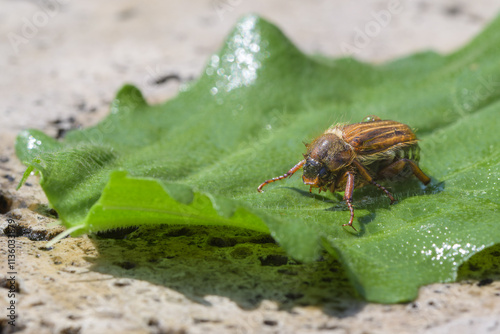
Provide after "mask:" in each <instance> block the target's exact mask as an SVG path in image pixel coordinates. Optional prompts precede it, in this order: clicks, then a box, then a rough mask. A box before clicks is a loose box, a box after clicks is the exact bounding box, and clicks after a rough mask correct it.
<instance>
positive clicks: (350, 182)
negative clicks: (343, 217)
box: [342, 172, 357, 231]
mask: <svg viewBox="0 0 500 334" xmlns="http://www.w3.org/2000/svg"><path fill="white" fill-rule="evenodd" d="M345 175H346V176H347V182H346V185H345V192H344V200H345V202H346V203H347V207H348V208H349V211H350V212H351V219H349V223H348V224H343V225H342V226H350V227H352V228H353V229H354V231H357V230H356V228H355V227H354V226H352V222H353V220H354V208H353V207H352V194H353V192H354V173H353V172H346V173H345Z"/></svg>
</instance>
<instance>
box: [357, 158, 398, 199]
mask: <svg viewBox="0 0 500 334" xmlns="http://www.w3.org/2000/svg"><path fill="white" fill-rule="evenodd" d="M352 162H353V163H354V165H355V166H356V168H357V169H358V171H359V173H360V174H361V175H362V176H363V177H364V178H365V179H366V181H368V182H370V183H371V184H373V185H374V186H376V187H377V188H379V189H380V190H382V191H383V192H384V193H385V194H386V195H387V197H389V199H390V200H391V204H393V203H394V202H396V200H395V199H394V197H393V196H392V194H391V193H390V192H389V190H387V189H386V188H385V187H383V186H381V185H380V184H378V183H377V182H375V181H373V177H371V176H370V174H369V173H368V171H367V170H366V168H365V167H363V166H362V165H361V164H360V163H359V162H358V161H357V160H356V159H354V160H353V161H352ZM384 170H385V169H384Z"/></svg>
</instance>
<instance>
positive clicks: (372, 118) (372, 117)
mask: <svg viewBox="0 0 500 334" xmlns="http://www.w3.org/2000/svg"><path fill="white" fill-rule="evenodd" d="M375 121H380V117H378V116H375V115H369V116H366V117H365V118H363V122H375Z"/></svg>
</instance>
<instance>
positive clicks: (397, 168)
mask: <svg viewBox="0 0 500 334" xmlns="http://www.w3.org/2000/svg"><path fill="white" fill-rule="evenodd" d="M406 165H408V166H410V168H411V171H412V173H413V175H415V176H416V177H417V179H419V180H420V182H422V183H423V184H424V185H427V184H429V182H431V179H430V178H429V177H428V176H427V175H425V174H424V172H422V170H421V169H420V167H418V165H417V164H416V162H415V161H413V160H410V159H401V160H398V161H395V162H393V163H392V164H390V165H389V166H387V167H385V168H384V169H382V170H381V171H380V172H379V173H378V175H379V177H382V178H390V177H392V176H395V175H397V174H399V173H400V172H401V171H402V170H403V168H405V166H406Z"/></svg>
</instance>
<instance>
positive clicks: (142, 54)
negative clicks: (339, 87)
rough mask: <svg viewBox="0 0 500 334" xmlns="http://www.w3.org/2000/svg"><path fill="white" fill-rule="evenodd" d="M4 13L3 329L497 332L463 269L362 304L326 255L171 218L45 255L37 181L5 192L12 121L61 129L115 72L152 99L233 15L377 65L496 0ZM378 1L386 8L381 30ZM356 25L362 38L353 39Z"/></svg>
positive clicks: (88, 7)
mask: <svg viewBox="0 0 500 334" xmlns="http://www.w3.org/2000/svg"><path fill="white" fill-rule="evenodd" d="M0 8H1V9H0V21H1V22H2V24H1V26H0V36H1V39H0V68H1V73H2V75H1V76H0V87H1V89H0V116H1V117H0V186H1V188H0V215H1V221H0V228H1V230H2V231H3V230H4V229H5V228H6V226H7V225H8V222H9V221H13V222H14V223H15V226H16V233H18V235H19V238H17V239H16V268H15V269H16V271H17V276H16V277H17V283H16V285H15V286H14V288H13V289H14V290H15V294H16V297H17V299H16V302H17V303H16V306H17V309H16V311H17V314H18V316H19V318H18V319H17V321H16V327H12V326H10V325H9V324H8V323H7V322H8V319H7V318H6V315H7V313H6V306H7V305H8V303H9V302H10V300H11V298H9V297H8V292H9V288H10V286H9V283H8V278H9V275H8V274H7V272H8V271H9V270H8V268H7V260H6V257H7V253H6V250H7V238H6V237H5V235H2V236H0V244H1V248H0V249H1V253H0V254H1V262H0V293H1V296H0V306H1V307H0V309H1V310H2V311H0V332H1V333H14V332H19V333H82V334H83V333H424V332H425V333H456V334H458V333H500V318H499V316H498V315H499V314H500V282H499V281H498V280H491V279H482V280H481V276H480V275H479V276H478V277H476V278H474V277H464V278H465V279H464V280H462V281H461V282H459V283H452V284H433V285H430V286H426V287H423V288H421V289H420V294H419V297H418V299H417V300H415V301H414V302H412V303H408V304H399V305H378V304H371V303H366V302H363V301H361V300H359V299H357V298H356V297H355V296H354V294H353V291H352V288H351V287H350V286H349V284H348V282H347V281H346V278H345V275H344V274H343V272H342V268H340V266H339V264H338V263H337V262H336V261H335V260H334V259H331V258H328V257H327V256H325V258H324V259H322V261H319V262H318V263H316V264H313V265H308V266H304V265H301V264H299V263H296V262H294V261H293V260H292V259H289V258H287V257H286V255H285V254H284V253H283V252H282V250H281V249H280V248H279V247H278V246H277V245H276V244H274V243H273V242H272V240H270V239H269V238H268V237H267V236H264V235H258V234H255V233H250V232H248V231H242V230H234V231H229V232H228V231H225V232H224V234H223V235H224V238H217V237H213V235H214V234H215V235H217V233H213V231H212V233H209V231H208V230H207V229H205V228H200V229H188V228H182V227H176V226H172V227H165V228H162V229H160V230H155V234H154V236H153V237H151V233H147V230H144V229H141V230H138V231H135V232H132V234H131V235H132V236H134V235H135V237H136V238H135V239H134V238H131V240H130V239H127V240H122V239H119V237H117V236H116V235H112V236H106V235H104V236H100V237H92V238H89V237H87V236H85V237H81V238H67V239H64V240H62V241H61V242H60V243H59V244H58V245H57V246H56V247H55V248H54V249H52V250H49V251H47V250H44V249H43V245H44V244H45V242H46V241H44V240H47V239H50V238H51V237H53V236H54V235H56V234H57V233H58V232H60V231H61V228H60V227H58V226H48V224H49V223H51V222H54V221H56V220H55V218H54V216H53V212H51V211H50V210H49V209H48V207H47V205H46V204H47V199H46V198H45V195H44V193H43V191H42V190H41V188H40V186H39V185H38V181H37V179H36V177H31V178H30V179H29V180H28V183H27V184H26V185H25V186H24V187H23V188H21V190H19V191H16V190H15V185H16V184H17V182H18V181H19V179H20V178H21V175H22V173H23V172H24V167H23V166H22V165H21V164H20V162H19V161H18V160H17V158H16V157H15V154H14V148H13V145H14V140H15V136H16V134H17V133H18V132H19V131H20V130H22V129H26V128H37V129H40V130H43V131H45V132H46V133H48V134H50V135H53V136H58V135H61V133H62V132H64V131H65V130H67V129H70V128H78V127H80V126H88V125H92V124H95V123H97V122H98V121H99V120H100V119H102V117H104V115H105V114H106V113H107V112H108V109H109V103H110V101H111V100H112V99H113V96H114V94H115V92H116V91H117V90H118V89H119V87H120V86H121V85H122V84H123V83H126V82H130V83H133V84H135V85H137V86H138V87H139V88H140V89H141V90H142V91H143V93H144V95H145V97H146V98H147V100H148V101H149V102H150V103H158V102H160V101H164V100H166V99H168V98H171V97H172V96H175V94H176V92H177V91H178V89H179V86H180V85H182V84H183V83H184V82H186V81H189V80H191V79H194V78H196V77H197V76H199V74H200V73H201V71H202V69H203V67H204V64H205V63H206V61H207V59H208V58H209V56H210V55H211V54H212V53H214V52H216V51H217V50H218V49H219V47H220V46H221V44H222V43H223V40H224V38H225V36H227V34H228V33H229V31H230V30H231V27H232V26H233V25H234V24H235V22H236V20H237V19H238V18H239V17H240V16H241V15H243V14H245V13H249V12H254V13H258V14H260V15H262V16H264V17H265V18H267V19H268V20H270V21H271V22H274V23H275V24H277V25H278V26H279V27H280V28H281V29H282V30H283V31H284V32H285V34H286V35H287V36H289V38H290V39H291V40H292V41H293V42H294V43H295V44H296V45H298V47H299V48H301V49H302V50H304V51H305V52H306V53H321V54H325V55H328V56H342V55H345V54H346V52H354V56H355V57H357V58H359V59H362V60H364V61H369V62H375V63H376V62H383V61H386V60H389V59H393V58H395V57H399V56H404V55H407V54H411V53H413V52H416V51H423V50H428V49H432V50H436V51H439V52H451V51H452V50H455V49H457V48H459V47H460V46H462V45H464V44H465V43H467V41H469V40H470V39H471V38H472V37H473V36H474V35H475V34H477V33H478V32H479V31H480V30H481V29H482V28H483V27H484V26H485V25H486V24H487V23H488V22H489V21H490V20H492V19H493V18H494V17H495V16H496V15H497V13H499V9H500V1H498V0H497V1H493V0H482V1H476V2H466V1H444V0H440V1H430V0H428V1H402V2H397V1H396V2H395V1H367V0H363V1H319V0H316V1H309V2H303V1H267V2H266V1H248V0H213V1H202V0H196V1H195V0H192V1H189V2H182V3H181V2H166V1H159V0H155V1H148V2H139V1H132V0H128V1H126V0H122V1H117V0H110V1H106V2H102V1H101V2H98V1H95V0H94V1H80V2H76V1H71V0H45V1H8V0H0ZM382 10H386V11H389V12H390V13H391V16H390V19H385V21H384V20H383V19H382V20H383V21H380V22H382V23H383V24H382V25H380V27H381V28H380V29H379V30H377V29H376V27H375V26H374V25H373V22H377V21H376V17H377V14H376V13H380V11H382ZM374 13H375V14H374ZM379 19H380V18H379ZM366 29H375V30H373V31H372V33H371V35H372V36H371V37H370V38H369V39H368V40H364V41H361V40H356V32H357V31H359V30H366ZM356 43H357V44H356ZM349 46H351V48H349ZM352 46H354V47H355V49H353V48H352ZM9 219H11V220H9ZM228 233H229V235H232V236H231V237H228V236H227V235H228ZM497 258H499V257H497ZM497 268H498V267H497ZM476 270H477V268H476ZM478 280H479V281H478Z"/></svg>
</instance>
